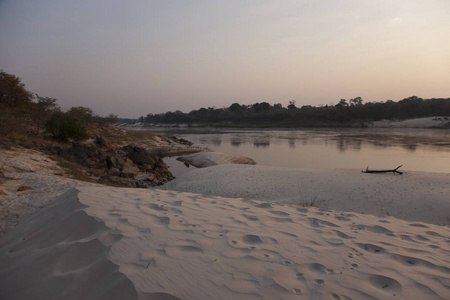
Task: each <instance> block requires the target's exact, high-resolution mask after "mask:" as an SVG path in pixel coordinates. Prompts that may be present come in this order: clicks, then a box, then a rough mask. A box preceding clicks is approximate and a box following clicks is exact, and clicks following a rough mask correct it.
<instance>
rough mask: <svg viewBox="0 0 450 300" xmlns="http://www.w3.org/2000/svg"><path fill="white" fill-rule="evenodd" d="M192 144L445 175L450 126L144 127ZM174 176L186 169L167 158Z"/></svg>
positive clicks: (296, 163) (274, 158)
mask: <svg viewBox="0 0 450 300" xmlns="http://www.w3.org/2000/svg"><path fill="white" fill-rule="evenodd" d="M149 130H152V131H157V132H163V133H166V134H168V135H169V136H176V137H178V138H183V139H187V140H189V141H191V142H193V143H194V145H195V146H201V147H207V148H209V149H211V150H214V151H220V152H226V153H231V154H237V155H243V156H248V157H251V158H253V159H254V160H255V161H256V162H257V163H258V164H260V165H267V166H279V167H291V168H324V169H335V168H350V169H361V170H362V169H365V168H366V167H367V166H369V167H370V168H371V169H392V168H395V167H397V166H399V165H403V167H402V168H401V169H402V170H404V171H408V170H409V171H427V172H440V173H450V130H440V129H328V130H327V129H312V130H303V129H301V130H298V129H296V130H273V129H270V130H269V129H268V130H252V129H240V130H237V129H231V130H230V129H215V128H210V129H204V128H203V129H191V128H149ZM167 162H168V163H169V165H170V167H171V170H172V172H173V173H175V176H177V175H178V176H179V175H181V173H183V172H185V171H186V170H187V168H186V167H185V166H184V165H183V164H181V163H179V162H178V161H176V160H175V158H169V159H168V160H167Z"/></svg>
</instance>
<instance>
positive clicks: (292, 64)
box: [0, 0, 450, 118]
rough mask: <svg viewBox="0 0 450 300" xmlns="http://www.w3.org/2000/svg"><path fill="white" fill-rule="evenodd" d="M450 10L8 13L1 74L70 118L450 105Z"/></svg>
mask: <svg viewBox="0 0 450 300" xmlns="http://www.w3.org/2000/svg"><path fill="white" fill-rule="evenodd" d="M449 15H450V2H449V1H444V0H433V1H426V2H424V1H418V0H413V1H406V0H394V1H376V2H374V1H343V0H337V1H317V2H316V1H314V2H311V1H293V0H290V1H289V0H286V1H223V2H219V1H215V2H212V1H192V2H186V1H170V2H169V1H133V2H132V4H130V3H129V2H125V1H104V0H102V1H96V2H95V3H92V2H91V1H77V2H72V1H71V2H69V1H49V0H47V1H39V3H38V2H31V3H30V2H27V1H20V0H19V1H13V0H3V1H0V69H2V70H4V71H5V72H8V73H11V74H14V75H17V76H19V77H21V78H22V82H23V83H25V85H26V87H27V89H28V90H29V91H31V92H33V93H37V94H39V95H40V96H46V97H52V98H56V99H58V104H59V105H60V106H61V107H62V108H63V109H68V108H70V107H72V106H87V107H90V108H91V109H92V110H93V111H94V112H95V113H97V114H99V115H107V114H109V113H114V114H118V115H119V117H122V118H138V117H139V116H142V115H146V114H148V113H154V114H155V113H163V112H167V111H175V110H181V111H183V112H189V111H191V110H194V109H199V108H201V107H219V108H220V107H228V106H230V105H231V104H232V103H234V102H238V103H240V104H253V103H255V102H269V103H271V104H275V103H281V104H282V105H283V106H287V105H288V102H289V101H290V100H296V103H297V106H302V105H315V106H317V105H327V104H332V103H334V104H336V103H337V102H339V99H342V98H343V99H347V100H348V99H351V98H355V97H362V98H363V99H364V101H365V102H373V101H386V100H388V99H391V100H394V101H398V100H401V99H403V98H407V97H410V96H413V95H416V96H419V97H422V98H447V97H450V85H449V84H448V82H449V80H450V19H449V18H448V16H449Z"/></svg>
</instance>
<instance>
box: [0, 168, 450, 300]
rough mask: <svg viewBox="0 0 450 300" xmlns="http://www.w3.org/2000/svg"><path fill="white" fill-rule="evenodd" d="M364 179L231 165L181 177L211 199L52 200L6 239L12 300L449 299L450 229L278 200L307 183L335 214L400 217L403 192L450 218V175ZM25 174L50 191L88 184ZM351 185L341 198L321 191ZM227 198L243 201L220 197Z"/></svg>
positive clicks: (71, 196)
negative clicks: (448, 200) (380, 212)
mask: <svg viewBox="0 0 450 300" xmlns="http://www.w3.org/2000/svg"><path fill="white" fill-rule="evenodd" d="M29 163H30V164H32V162H31V161H30V162H29ZM352 172H353V171H352V170H335V171H326V170H290V169H281V168H268V167H262V166H244V165H222V166H216V167H210V168H205V169H198V170H195V172H193V173H191V174H188V175H189V176H186V177H185V178H184V179H183V178H180V179H178V180H177V186H176V187H175V188H178V189H180V190H183V189H187V188H188V187H189V186H190V187H191V188H192V189H193V190H197V191H200V192H201V191H202V186H203V188H204V187H206V189H207V190H205V193H203V194H204V195H201V194H198V193H188V192H182V191H181V192H180V191H165V190H141V189H124V188H110V187H104V186H82V185H83V184H80V186H79V187H76V188H71V189H69V190H68V191H67V192H66V193H64V194H63V195H61V196H60V197H59V198H58V199H56V200H54V201H47V202H46V201H45V200H43V199H41V201H43V203H45V204H44V205H45V207H44V208H42V209H40V210H38V211H37V212H36V213H34V214H32V215H31V216H29V217H28V218H26V219H25V220H24V221H23V222H21V224H19V225H17V226H16V227H14V228H12V229H9V230H8V231H7V232H6V233H5V234H4V235H3V237H1V239H0V266H1V268H0V299H2V300H8V299H449V295H450V236H449V233H450V231H449V226H448V225H447V226H439V225H435V224H431V223H425V222H418V221H406V220H402V219H400V218H401V217H402V216H398V218H396V217H393V216H388V217H377V216H374V215H372V214H367V213H368V212H367V213H366V214H361V213H357V212H342V211H337V210H323V209H318V208H315V207H301V206H299V205H288V204H284V205H282V204H277V203H274V201H280V200H281V201H282V202H284V203H295V202H297V201H298V200H297V198H298V197H296V198H295V199H294V198H293V197H294V196H293V195H294V193H292V192H289V191H287V190H286V189H295V191H299V187H300V191H301V192H300V193H303V194H304V198H305V199H312V198H316V199H323V200H320V201H321V202H323V201H325V200H327V199H334V198H336V199H337V200H334V202H333V201H331V200H330V202H329V203H328V204H327V205H328V206H330V208H332V205H338V204H340V205H344V204H345V205H346V206H347V207H349V208H353V207H357V208H358V210H360V209H363V208H364V205H363V204H364V203H363V202H364V201H370V199H371V198H374V199H376V200H374V202H375V203H377V205H379V206H385V207H384V208H385V209H386V210H387V211H392V212H397V210H398V209H399V208H397V207H396V206H395V201H394V199H391V200H389V199H390V198H389V199H388V197H389V195H391V194H392V193H394V195H395V198H401V196H403V197H410V196H414V194H420V193H422V195H425V196H426V197H428V198H427V199H426V200H425V202H427V205H428V208H430V209H432V210H431V212H427V211H425V209H423V212H425V213H428V214H432V213H436V214H437V213H438V211H442V210H444V209H446V206H441V205H443V204H442V203H441V202H442V201H441V200H442V199H443V198H442V197H443V196H441V192H442V193H447V195H448V188H449V187H448V181H449V180H448V179H449V178H448V177H447V176H448V175H447V174H429V173H411V174H409V173H407V174H405V175H403V176H400V175H396V176H395V175H388V174H385V175H376V174H361V173H359V171H355V172H356V173H355V175H353V173H352ZM284 173H285V174H287V175H283V174H284ZM21 174H22V175H23V174H28V176H29V178H30V179H31V178H33V179H34V182H33V183H34V184H35V185H36V186H39V183H40V180H41V178H43V182H44V185H45V184H48V183H50V182H51V179H50V178H59V179H58V180H56V179H54V183H55V184H56V185H58V184H59V183H62V182H63V181H64V180H66V181H67V182H66V184H68V185H69V184H75V183H71V182H72V181H70V180H67V179H61V178H60V177H56V176H50V175H48V177H42V176H41V175H40V170H39V169H35V170H34V172H31V173H30V172H22V173H21ZM19 175H20V174H19ZM243 175H245V177H243ZM203 176H206V177H208V178H209V180H206V179H205V178H204V177H203ZM270 176H271V177H272V178H271V179H270V180H269V177H270ZM289 176H294V179H292V180H291V181H288V183H285V181H286V180H288V178H287V177H289ZM230 177H233V178H230ZM266 177H267V179H265V178H266ZM367 177H370V180H368V179H366V178H367ZM196 178H197V179H196ZM200 178H201V180H200ZM321 178H323V180H324V181H320V180H319V179H321ZM361 178H363V179H361ZM194 179H195V180H194ZM247 179H248V181H245V180H247ZM59 180H61V181H59ZM358 180H360V182H358ZM445 180H446V181H445ZM260 181H261V182H262V183H261V184H260V185H259V186H258V188H249V189H247V191H250V192H251V194H245V189H244V188H245V186H246V185H253V184H258V182H260ZM355 181H356V182H355ZM45 182H46V183H45ZM297 182H298V183H297ZM348 182H352V184H350V186H352V185H353V186H354V188H353V189H348V187H349V185H348V184H349V183H348ZM269 183H270V185H269ZM358 183H363V184H362V185H361V184H358ZM339 184H342V185H343V186H341V189H342V191H341V190H339V189H338V190H336V193H335V195H334V197H329V198H326V197H319V196H320V195H322V194H319V195H317V193H316V192H313V191H314V189H308V188H307V186H312V187H315V188H318V187H320V188H322V187H323V186H325V187H327V188H330V189H331V188H337V187H338V186H339ZM417 185H418V186H417ZM383 187H384V189H383ZM394 187H395V188H394ZM47 188H48V193H49V194H50V195H52V193H53V192H55V191H56V190H57V189H58V188H57V187H52V186H51V185H50V184H48V185H47ZM54 188H55V190H53V189H54ZM172 188H174V187H172ZM261 188H263V190H260V189H261ZM416 188H417V189H416ZM424 188H425V191H422V189H424ZM433 188H434V190H433ZM395 189H397V190H399V191H398V192H392V190H395ZM405 189H406V190H405ZM410 189H412V190H414V192H410V191H409V190H410ZM436 189H437V190H436ZM227 190H228V192H229V193H233V192H234V191H235V193H236V194H230V195H229V196H231V197H238V195H237V194H238V193H240V192H242V193H243V194H241V197H242V198H235V199H233V198H223V197H219V196H213V195H218V194H221V193H227V192H226V191H227ZM360 190H361V191H360ZM250 192H249V193H250ZM345 192H347V193H348V196H347V197H345ZM364 192H365V194H364ZM380 193H381V194H380ZM208 194H209V195H208ZM289 195H290V196H291V197H292V198H291V199H290V200H289ZM297 195H298V192H297ZM316 195H317V197H316ZM324 195H325V192H324ZM364 195H366V196H365V198H364V199H363V200H364V201H362V200H358V199H357V197H362V196H364ZM30 196H31V195H30ZM341 196H343V198H342V199H338V198H339V197H341ZM7 197H12V196H11V195H10V196H7ZM13 197H14V195H13ZM417 197H419V196H417ZM41 198H44V194H41ZM50 198H51V197H49V199H50ZM384 198H386V199H388V200H386V199H384ZM1 199H2V200H3V199H4V198H1ZM251 199H259V200H251ZM269 201H270V202H269ZM327 201H328V200H327ZM396 201H397V200H396ZM398 201H400V202H402V201H403V200H401V199H400V200H398ZM412 201H413V203H415V201H418V200H417V199H416V198H414V199H413V200H412ZM49 203H51V204H49ZM370 206H372V207H376V205H375V204H373V203H370V204H369V207H370ZM435 207H438V208H439V209H438V211H436V209H435ZM374 213H377V212H376V211H375V212H374ZM446 213H447V214H448V210H447V211H446ZM420 215H422V213H421V212H420V211H417V210H411V211H410V212H408V214H405V216H404V218H407V217H411V216H414V218H416V217H417V216H420ZM443 215H445V213H444V214H442V213H441V215H440V216H442V217H443ZM440 216H439V215H438V216H436V218H440ZM427 218H428V217H427ZM411 220H413V219H411Z"/></svg>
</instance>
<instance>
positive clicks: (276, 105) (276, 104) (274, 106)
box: [273, 103, 283, 110]
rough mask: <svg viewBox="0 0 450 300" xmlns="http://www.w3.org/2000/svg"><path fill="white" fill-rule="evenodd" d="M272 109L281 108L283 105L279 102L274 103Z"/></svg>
mask: <svg viewBox="0 0 450 300" xmlns="http://www.w3.org/2000/svg"><path fill="white" fill-rule="evenodd" d="M273 109H275V110H280V109H283V105H281V103H275V104H274V105H273Z"/></svg>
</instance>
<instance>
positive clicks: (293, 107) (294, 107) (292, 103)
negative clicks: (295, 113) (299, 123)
mask: <svg viewBox="0 0 450 300" xmlns="http://www.w3.org/2000/svg"><path fill="white" fill-rule="evenodd" d="M296 108H297V106H295V100H291V101H289V105H288V109H291V110H292V109H296Z"/></svg>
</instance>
